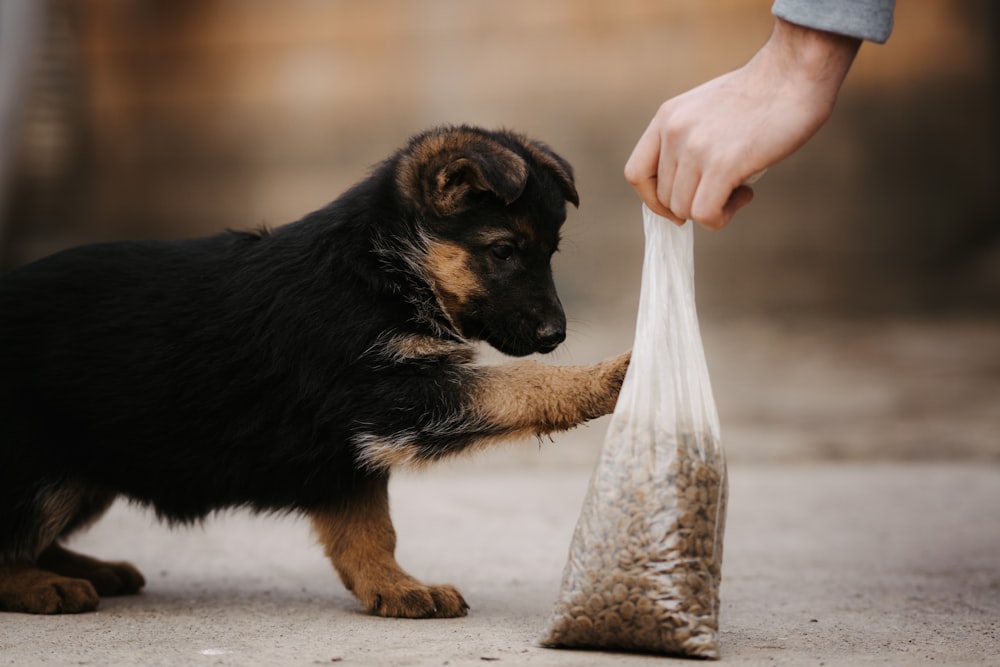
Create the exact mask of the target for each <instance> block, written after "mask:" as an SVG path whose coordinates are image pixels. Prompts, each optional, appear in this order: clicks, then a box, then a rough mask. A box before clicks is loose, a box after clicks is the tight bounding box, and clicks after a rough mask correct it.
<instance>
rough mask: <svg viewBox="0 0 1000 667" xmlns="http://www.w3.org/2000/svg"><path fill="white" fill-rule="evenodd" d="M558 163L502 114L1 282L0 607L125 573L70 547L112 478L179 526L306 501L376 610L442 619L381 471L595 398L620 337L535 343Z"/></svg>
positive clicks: (550, 336) (545, 290) (460, 448)
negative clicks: (216, 218)
mask: <svg viewBox="0 0 1000 667" xmlns="http://www.w3.org/2000/svg"><path fill="white" fill-rule="evenodd" d="M567 201H569V202H571V203H573V204H574V205H578V201H579V200H578V197H577V192H576V188H575V185H574V181H573V175H572V170H571V168H570V166H569V164H567V163H566V161H564V160H563V159H562V158H561V157H559V156H558V155H556V154H555V153H554V152H553V151H552V150H550V149H549V148H548V147H547V146H545V145H544V144H541V143H539V142H536V141H532V140H529V139H526V138H525V137H523V136H520V135H518V134H515V133H512V132H508V131H496V132H494V131H485V130H481V129H477V128H472V127H466V126H462V127H446V128H438V129H434V130H430V131H428V132H425V133H423V134H420V135H418V136H416V137H414V138H413V139H411V140H410V142H409V143H408V144H407V145H406V146H405V147H404V148H402V149H401V150H399V151H398V152H397V153H395V154H394V155H393V156H391V157H390V158H389V159H387V160H386V161H384V162H382V163H381V164H379V165H377V166H376V167H375V168H374V169H373V171H372V173H371V175H370V176H369V177H368V178H366V179H365V180H363V181H361V182H360V183H358V184H357V185H355V186H354V187H353V188H351V189H350V190H348V191H347V192H346V193H345V194H343V195H342V196H341V197H340V198H339V199H337V200H336V201H334V202H332V203H331V204H329V205H327V206H326V207H324V208H322V209H320V210H318V211H316V212H314V213H310V214H309V215H306V216H305V217H304V218H302V219H301V220H299V221H298V222H294V223H292V224H288V225H285V226H283V227H279V228H277V229H275V230H273V231H270V232H267V231H262V232H227V233H223V234H219V235H216V236H211V237H208V238H200V239H191V240H182V241H169V242H158V241H149V242H121V243H103V244H96V245H89V246H84V247H79V248H75V249H71V250H67V251H65V252H61V253H58V254H56V255H53V256H50V257H48V258H45V259H42V260H39V261H37V262H35V263H33V264H30V265H28V266H25V267H22V268H20V269H17V270H15V271H13V272H11V273H9V274H7V275H5V276H3V277H2V278H0V609H3V610H9V611H21V612H31V613H66V612H82V611H88V610H92V609H95V608H96V607H97V604H98V598H99V596H101V595H120V594H129V593H135V592H137V591H138V590H139V589H140V588H141V587H142V586H143V585H144V580H143V577H142V575H141V574H140V573H139V572H138V571H137V570H136V569H135V568H134V567H133V566H132V565H130V564H128V563H108V562H102V561H98V560H95V559H93V558H89V557H87V556H83V555H80V554H76V553H74V552H72V551H69V550H68V549H66V548H65V547H64V546H62V545H61V541H63V540H64V539H65V538H66V537H68V536H69V535H70V534H72V533H73V532H74V531H77V530H79V529H81V528H83V527H85V526H87V525H88V524H90V523H91V522H93V521H95V520H96V519H97V518H98V517H99V516H100V515H101V513H102V512H104V511H105V510H106V509H107V508H108V506H109V505H110V504H111V503H112V501H113V500H114V499H115V498H116V497H117V496H123V497H125V498H127V499H129V500H130V501H133V502H136V503H139V504H141V505H146V506H151V507H152V508H154V510H155V511H156V513H157V515H158V516H160V517H161V518H164V519H166V520H167V521H169V522H172V523H187V522H195V521H197V520H199V519H202V518H204V517H205V516H207V515H208V514H210V513H212V512H215V511H218V510H222V509H226V508H234V507H246V508H249V509H251V510H254V511H261V512H275V511H278V512H283V511H288V512H302V513H305V514H307V515H308V516H310V518H311V520H312V523H313V526H314V529H315V532H316V534H317V536H318V538H319V541H320V543H321V544H322V546H323V547H324V549H325V552H326V554H327V556H328V557H329V558H330V561H331V562H332V564H333V566H334V568H335V569H336V570H337V572H338V573H339V575H340V577H341V579H342V581H343V582H344V584H345V586H346V587H347V588H348V589H349V590H350V591H352V592H353V593H354V595H355V596H357V598H358V599H359V601H360V602H361V604H362V605H364V607H365V608H366V609H368V610H369V611H370V612H371V613H375V614H379V615H382V616H399V617H415V618H423V617H453V616H463V615H465V613H466V611H467V609H468V606H467V605H466V603H465V600H463V599H462V596H461V595H460V594H459V592H458V591H457V590H456V589H455V588H454V587H452V586H448V585H439V586H428V585H424V584H422V583H420V582H419V581H417V580H416V579H414V578H413V577H411V576H409V575H408V574H407V573H406V572H404V571H403V570H402V569H401V568H400V566H399V565H398V564H397V563H396V560H395V558H394V556H393V552H394V550H395V532H394V530H393V526H392V523H391V521H390V517H389V504H388V496H387V483H388V479H389V473H390V470H391V469H392V468H393V467H394V466H400V465H420V464H424V463H429V462H432V461H436V460H438V459H442V458H444V457H447V456H451V455H454V454H458V453H461V452H466V451H469V450H471V449H475V448H478V447H482V446H484V445H487V444H489V443H493V442H496V441H499V440H501V439H509V438H516V437H523V436H539V435H542V434H546V433H551V432H555V431H560V430H564V429H569V428H572V427H574V426H576V425H578V424H580V423H582V422H584V421H586V420H589V419H593V418H595V417H599V416H601V415H604V414H607V413H609V412H611V411H612V409H613V408H614V405H615V401H616V399H617V396H618V391H619V388H620V386H621V383H622V379H623V377H624V374H625V371H626V367H627V365H628V354H625V355H622V356H620V357H617V358H614V359H610V360H608V361H605V362H603V363H599V364H597V365H593V366H561V367H560V366H548V365H544V364H542V363H540V362H537V361H524V360H522V361H515V362H510V363H507V364H502V365H492V366H488V365H476V364H475V350H474V347H473V345H472V342H471V341H475V340H482V341H486V342H487V343H489V344H490V345H492V346H493V347H495V348H496V349H498V350H500V351H501V352H503V353H505V354H507V355H511V356H515V357H519V356H524V355H528V354H531V353H535V352H543V353H544V352H550V351H551V350H553V349H555V348H556V346H558V345H559V344H560V343H561V342H562V341H563V339H564V338H565V325H566V319H565V315H564V313H563V308H562V306H561V304H560V302H559V298H558V296H557V295H556V290H555V286H554V284H553V281H552V273H551V268H550V258H551V257H552V254H553V253H554V252H555V251H556V248H557V246H558V244H559V234H560V227H561V226H562V224H563V221H564V219H565V217H566V206H565V202H567Z"/></svg>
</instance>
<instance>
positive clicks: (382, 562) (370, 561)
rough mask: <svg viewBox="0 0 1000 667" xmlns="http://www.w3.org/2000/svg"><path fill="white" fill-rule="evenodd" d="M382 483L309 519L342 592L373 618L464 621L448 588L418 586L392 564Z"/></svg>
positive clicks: (392, 534)
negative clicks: (360, 605) (348, 595)
mask: <svg viewBox="0 0 1000 667" xmlns="http://www.w3.org/2000/svg"><path fill="white" fill-rule="evenodd" d="M388 482H389V476H388V474H385V475H380V476H377V477H375V478H372V479H371V481H369V482H368V483H367V484H366V485H365V486H364V488H363V489H361V490H360V491H359V492H358V493H357V494H355V495H354V496H353V497H352V498H351V499H349V500H347V501H345V502H344V503H343V504H341V505H340V506H338V507H336V508H331V509H324V510H316V511H312V512H311V513H310V515H311V518H312V522H313V528H314V529H315V531H316V534H317V536H318V537H319V540H320V542H321V543H322V545H323V548H324V550H325V552H326V555H327V557H329V559H330V561H331V562H332V563H333V566H334V568H335V569H336V570H337V573H338V574H339V575H340V579H341V581H343V582H344V585H345V586H346V587H347V589H348V590H349V591H351V592H352V593H353V594H354V595H355V596H356V597H357V598H358V600H359V601H360V602H361V604H362V605H364V607H365V608H366V609H367V610H368V611H370V612H371V613H373V614H378V615H379V616H391V617H401V618H452V617H456V616H465V615H466V613H467V612H468V610H469V606H468V605H467V604H466V603H465V600H464V599H463V598H462V595H461V594H460V593H459V592H458V591H457V590H456V589H455V588H454V587H453V586H449V585H437V586H427V585H424V584H422V583H420V582H419V581H417V580H416V579H414V578H413V577H411V576H410V575H409V574H407V573H406V572H404V571H403V569H402V568H401V567H400V566H399V564H398V563H397V562H396V558H395V555H394V553H395V550H396V531H395V530H394V529H393V527H392V519H391V517H390V516H389V495H388Z"/></svg>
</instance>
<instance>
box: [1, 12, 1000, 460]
mask: <svg viewBox="0 0 1000 667" xmlns="http://www.w3.org/2000/svg"><path fill="white" fill-rule="evenodd" d="M998 12H1000V10H998V5H997V4H996V3H995V2H993V1H992V0H953V1H952V2H947V3H945V2H940V1H939V0H905V2H899V3H897V9H896V25H895V30H894V33H893V35H892V37H891V38H890V40H889V42H888V43H887V44H886V45H883V46H879V45H874V44H865V45H864V46H863V47H862V49H861V52H860V54H859V56H858V59H857V61H856V63H855V65H854V67H853V69H852V71H851V74H850V75H849V77H848V79H847V82H846V84H845V86H844V88H843V91H842V94H841V97H840V100H839V102H838V107H837V109H836V111H835V113H834V116H833V118H832V119H831V121H830V122H829V123H828V124H827V125H826V126H825V127H824V128H823V129H822V130H821V132H820V133H819V134H818V135H817V136H816V137H815V138H814V139H813V140H812V141H811V142H810V143H809V144H808V145H807V146H806V147H805V148H804V149H802V150H801V151H800V152H798V153H797V154H796V155H794V156H793V157H791V158H790V159H788V160H787V161H785V162H784V163H782V164H780V165H778V166H775V167H774V168H772V169H771V170H770V171H769V172H768V174H767V175H766V176H765V177H764V178H763V179H762V180H761V181H760V182H759V183H758V184H757V187H756V191H757V198H756V200H755V201H754V203H753V204H752V205H751V206H750V207H748V208H746V209H744V210H743V211H742V212H740V214H739V215H738V216H737V218H736V220H735V221H734V223H733V224H732V225H731V226H730V227H729V228H727V229H726V230H725V231H723V232H719V233H711V232H708V231H706V230H703V229H698V230H697V239H696V250H697V274H698V277H697V285H698V299H699V309H700V312H701V315H702V321H703V334H704V336H705V344H706V349H707V354H708V358H709V363H710V366H711V370H712V377H713V382H714V384H715V390H716V397H717V400H718V402H719V408H720V412H721V416H722V421H723V429H724V433H725V434H727V437H726V439H727V442H728V450H729V455H730V458H731V459H733V458H735V459H737V460H749V461H760V460H765V461H766V460H800V459H807V458H808V459H815V458H824V459H843V458H868V459H915V458H921V459H928V458H931V459H934V458H976V459H984V460H992V461H997V460H1000V223H998V214H997V212H996V192H997V188H998V185H1000V181H998V166H997V165H998V158H997V156H998V148H1000V142H998V136H997V119H998V118H1000V114H998V82H997V69H996V64H997V62H998V54H997V48H998V30H997V25H998V21H997V18H998V17H997V14H998ZM772 24H773V18H772V16H771V14H770V0H618V1H616V2H614V3H611V2H596V1H588V2H583V1H580V0H551V1H547V2H537V1H535V0H506V1H505V2H502V3H500V2H482V1H469V0H464V1H463V0H420V1H419V2H417V1H405V0H391V1H390V0H365V1H361V0H355V1H346V0H284V1H283V2H268V1H264V0H75V1H74V0H44V1H43V0H0V268H2V269H3V270H6V269H10V268H13V267H16V266H18V265H20V264H23V263H25V262H28V261H30V260H32V259H35V258H38V257H40V256H42V255H45V254H48V253H50V252H53V251H56V250H59V249H61V248H64V247H68V246H71V245H76V244H80V243H85V242H90V241H97V240H110V239H125V238H129V239H131V238H178V237H185V236H191V235H201V234H209V233H213V232H217V231H221V230H223V229H226V228H244V227H256V226H259V225H262V224H264V225H270V226H277V225H280V224H283V223H286V222H290V221H293V220H295V219H297V218H299V217H300V216H302V215H303V214H305V213H307V212H309V211H311V210H314V209H316V208H318V207H320V206H322V205H323V204H325V203H326V202H328V201H329V200H331V199H333V198H335V197H336V196H337V195H338V194H339V193H340V192H342V191H343V190H344V189H345V188H346V187H348V186H349V185H351V184H352V183H354V182H355V181H357V180H359V179H360V178H362V177H363V176H364V175H365V173H366V171H367V169H368V168H369V167H370V166H371V165H373V164H374V163H376V162H378V161H379V160H381V159H383V158H384V157H386V156H387V155H388V154H389V153H390V152H392V151H393V150H394V149H395V148H396V147H398V146H399V145H400V144H401V143H403V142H404V141H405V140H406V138H407V137H408V136H409V135H411V134H413V133H415V132H418V131H420V130H422V129H424V128H426V127H428V126H431V125H436V124H441V123H472V124H480V125H485V126H489V127H496V126H504V127H509V128H512V129H515V130H518V131H521V132H524V133H526V134H529V135H531V136H533V137H536V138H539V139H542V140H544V141H546V142H547V143H549V144H550V145H552V146H553V147H554V148H555V149H556V150H557V151H559V152H560V153H561V154H562V155H563V156H565V157H566V158H567V159H568V160H569V161H570V162H571V163H572V164H573V165H574V167H575V169H576V172H577V180H578V187H579V190H580V194H581V200H582V203H581V206H580V209H579V210H578V211H573V212H571V214H570V218H569V221H568V223H567V226H566V228H565V242H564V246H563V250H562V252H561V253H560V254H559V255H558V256H557V260H556V264H555V266H556V279H557V283H558V284H559V287H560V292H561V294H562V297H563V301H564V303H565V305H566V309H567V312H568V314H569V316H570V319H571V329H572V332H571V336H570V339H569V341H568V342H567V344H566V345H565V346H564V349H563V350H561V351H559V352H557V353H556V354H555V361H556V362H561V363H582V362H590V361H594V360H596V359H598V358H601V357H603V356H609V355H611V354H614V353H617V352H618V351H619V350H621V349H623V348H626V347H628V346H629V345H630V344H631V339H632V334H633V327H634V321H635V309H636V304H637V301H638V286H639V276H640V271H641V259H642V225H641V215H640V210H639V202H638V199H637V198H636V196H635V194H634V193H633V191H632V190H631V188H630V187H629V186H628V184H627V183H626V182H625V181H624V179H623V177H622V168H623V166H624V163H625V160H626V159H627V157H628V155H629V153H630V152H631V150H632V147H633V145H634V143H635V141H636V140H637V138H638V137H639V135H640V134H641V133H642V131H643V129H644V128H645V126H646V124H647V123H648V122H649V120H650V118H651V117H652V115H653V113H654V112H655V110H656V108H657V107H658V106H659V104H660V103H661V102H663V101H664V100H665V99H667V98H668V97H671V96H673V95H676V94H678V93H681V92H683V91H684V90H686V89H688V88H690V87H693V86H695V85H697V84H699V83H701V82H703V81H705V80H707V79H709V78H712V77H714V76H717V75H719V74H722V73H724V72H726V71H728V70H730V69H733V68H735V67H738V66H740V65H741V64H742V63H744V62H745V61H746V60H748V59H749V58H750V57H751V56H752V55H753V53H754V52H755V51H756V50H757V48H759V47H760V45H761V44H763V42H764V41H765V40H766V39H767V37H768V34H769V32H770V30H771V27H772ZM0 317H2V313H0ZM602 436H603V429H602V428H600V426H599V425H598V426H592V427H591V428H589V429H581V430H580V431H578V432H575V433H574V434H573V435H572V436H567V437H569V438H570V440H571V441H573V442H575V443H576V444H575V445H570V446H566V447H552V446H548V445H546V446H545V447H543V448H542V449H543V452H542V453H541V454H539V453H538V451H537V448H535V447H534V446H528V447H526V448H520V449H515V450H511V451H509V452H507V453H503V454H497V455H495V456H497V457H500V458H502V460H504V461H509V462H512V463H514V464H517V465H545V464H556V465H565V464H568V463H572V462H574V461H580V462H589V461H591V460H592V459H593V456H594V451H595V448H596V447H597V446H598V445H599V442H600V440H601V437H602ZM491 456H492V455H491ZM503 457H506V458H503ZM493 463H495V461H494V462H493Z"/></svg>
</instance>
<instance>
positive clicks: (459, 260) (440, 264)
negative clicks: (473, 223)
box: [425, 240, 482, 327]
mask: <svg viewBox="0 0 1000 667" xmlns="http://www.w3.org/2000/svg"><path fill="white" fill-rule="evenodd" d="M425 270H426V271H427V273H428V277H429V278H430V281H431V287H432V288H433V289H434V293H435V295H436V296H437V298H438V301H439V302H440V304H441V307H442V308H443V309H444V311H445V313H446V314H447V315H448V317H449V318H450V319H451V321H452V323H453V324H455V326H456V327H457V326H458V320H459V315H460V314H461V312H462V309H463V308H464V306H465V304H466V303H467V302H468V300H469V299H470V298H471V297H473V296H476V295H477V294H480V293H481V292H482V286H481V285H480V283H479V277H478V275H477V274H476V272H475V271H474V270H473V269H472V268H471V267H470V266H469V253H468V251H467V250H466V249H465V248H463V247H462V246H460V245H458V244H455V243H449V242H447V241H438V240H434V241H430V242H429V244H428V247H427V259H426V264H425Z"/></svg>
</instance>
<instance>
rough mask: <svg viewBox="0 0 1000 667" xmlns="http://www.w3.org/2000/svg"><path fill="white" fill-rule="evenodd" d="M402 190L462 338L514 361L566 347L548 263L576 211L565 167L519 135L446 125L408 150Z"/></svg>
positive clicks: (427, 270)
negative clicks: (570, 208)
mask: <svg viewBox="0 0 1000 667" xmlns="http://www.w3.org/2000/svg"><path fill="white" fill-rule="evenodd" d="M396 183H397V186H398V190H399V193H400V194H401V196H402V197H403V199H404V205H408V206H411V207H412V208H413V210H414V213H415V216H414V217H415V219H416V220H417V221H418V225H419V227H420V229H419V234H420V236H421V237H422V238H421V246H422V248H421V252H422V254H423V259H422V268H423V273H424V275H425V278H426V279H427V281H428V283H429V284H430V286H431V289H432V290H433V292H434V295H435V297H436V300H437V302H438V305H439V307H440V308H441V310H442V311H443V313H444V315H445V316H446V317H447V319H448V320H449V321H450V322H451V323H452V325H453V326H454V327H455V328H456V329H457V330H458V332H459V333H460V334H461V335H462V336H464V337H466V338H469V339H476V340H483V341H486V342H487V343H489V344H490V345H492V346H493V347H495V348H496V349H498V350H499V351H501V352H503V353H504V354H509V355H513V356H523V355H526V354H531V353H533V352H551V351H552V350H554V349H555V348H556V347H557V346H558V345H559V344H560V343H562V342H563V340H564V339H565V338H566V315H565V313H564V312H563V307H562V304H561V303H560V302H559V296H558V295H557V294H556V288H555V284H554V282H553V280H552V268H551V259H552V255H553V253H555V251H556V250H557V249H558V247H559V233H560V228H561V227H562V224H563V221H564V220H565V219H566V202H567V201H569V202H571V203H572V204H573V205H574V206H576V205H579V197H578V195H577V192H576V186H575V185H574V182H573V172H572V169H571V167H570V166H569V164H568V163H567V162H566V161H565V160H563V159H562V158H561V157H559V156H558V155H556V154H555V153H554V152H553V151H552V150H551V149H550V148H548V147H547V146H545V145H544V144H542V143H539V142H537V141H532V140H529V139H527V138H525V137H522V136H520V135H518V134H514V133H512V132H506V131H500V132H491V131H486V130H481V129H477V128H470V127H457V128H442V129H437V130H431V131H430V132H427V133H424V134H422V135H420V136H418V137H415V138H414V139H413V140H412V141H411V143H410V144H409V145H408V146H407V148H405V149H404V150H403V151H402V152H401V154H400V156H399V159H398V162H397V167H396Z"/></svg>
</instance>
